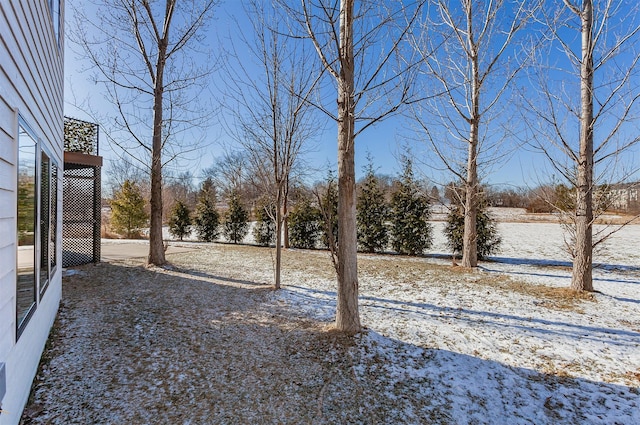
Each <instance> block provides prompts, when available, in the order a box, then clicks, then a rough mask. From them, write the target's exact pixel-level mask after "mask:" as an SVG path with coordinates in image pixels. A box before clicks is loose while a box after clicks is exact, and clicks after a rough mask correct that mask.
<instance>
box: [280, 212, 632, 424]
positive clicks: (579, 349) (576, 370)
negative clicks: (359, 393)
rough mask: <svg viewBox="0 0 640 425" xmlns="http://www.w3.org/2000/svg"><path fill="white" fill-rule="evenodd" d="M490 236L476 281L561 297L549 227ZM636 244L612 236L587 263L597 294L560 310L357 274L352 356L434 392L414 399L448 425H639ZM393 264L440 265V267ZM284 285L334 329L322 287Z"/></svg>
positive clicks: (564, 268)
mask: <svg viewBox="0 0 640 425" xmlns="http://www.w3.org/2000/svg"><path fill="white" fill-rule="evenodd" d="M443 226H444V224H443V223H435V231H436V232H435V235H436V241H435V245H434V248H433V250H432V254H444V253H446V252H447V250H446V245H445V241H444V238H443V237H442V236H441V235H442V233H441V228H442V227H443ZM499 230H500V233H501V235H502V237H503V245H502V250H501V251H500V253H499V254H498V255H497V256H496V257H494V258H492V259H491V260H492V261H487V262H482V263H481V266H480V271H479V272H478V273H477V274H478V275H479V276H485V277H486V275H487V274H494V275H495V276H496V278H498V276H503V275H507V276H510V277H511V278H512V279H513V280H517V281H523V282H527V283H528V284H532V285H541V286H542V287H568V286H569V284H570V274H571V270H570V262H569V256H568V255H567V254H566V252H565V251H564V250H563V235H562V231H561V228H560V226H559V225H558V224H554V223H501V224H500V225H499ZM639 241H640V226H629V227H626V228H625V229H623V230H622V231H620V232H619V233H617V234H616V235H614V236H613V237H612V238H611V239H610V241H609V242H608V243H607V244H606V245H605V247H604V249H602V250H601V251H600V252H599V253H598V255H596V257H595V262H596V263H597V264H598V266H597V268H596V270H595V272H594V287H595V289H596V290H597V291H598V293H597V294H595V296H594V299H593V300H585V301H582V302H578V303H576V304H575V305H572V306H570V307H567V308H563V307H562V306H559V307H554V305H553V304H554V303H553V302H550V301H548V300H546V299H545V297H544V296H540V297H539V298H538V297H536V296H531V295H523V294H521V293H517V292H510V291H508V290H501V289H494V288H492V287H488V286H486V285H479V286H478V287H474V286H473V285H469V284H465V283H461V282H457V281H456V280H455V279H454V280H453V281H442V279H443V276H441V275H438V276H435V277H434V276H430V275H429V274H425V275H418V276H415V275H411V274H408V275H407V276H406V277H401V278H399V279H394V280H390V279H386V278H385V277H384V275H380V274H375V273H374V274H369V273H367V272H366V271H364V272H362V271H361V278H360V286H361V304H360V308H361V315H362V321H363V323H364V324H365V325H366V326H367V327H369V329H370V330H371V332H370V333H369V334H367V336H366V337H364V340H363V345H364V347H365V348H362V349H363V350H364V351H365V352H366V353H367V355H369V356H375V357H377V358H379V359H384V361H383V362H382V365H381V366H380V367H381V368H382V369H383V370H384V373H386V374H387V375H388V376H389V378H388V379H390V380H391V381H392V382H393V385H396V384H400V383H402V382H405V381H406V380H412V379H416V378H428V379H429V380H432V381H436V382H438V384H437V385H438V389H437V391H436V392H435V393H434V392H433V388H429V387H427V388H424V389H423V388H416V390H418V391H422V390H424V392H425V393H424V396H425V397H431V398H432V400H433V404H434V405H436V406H437V405H442V406H445V405H446V406H447V411H448V414H449V415H450V418H451V423H505V424H513V423H536V424H540V423H602V424H615V423H619V424H637V423H640V391H639V386H640V249H639V248H640V244H639ZM382 258H383V257H382V256H367V257H366V261H367V262H375V261H384V260H383V259H382ZM399 260H400V259H399ZM402 261H405V262H406V263H416V262H424V261H428V262H432V263H437V264H442V265H445V264H451V261H450V260H448V259H443V258H439V256H435V257H434V258H428V259H426V260H425V259H410V258H404V259H402ZM361 269H362V267H361ZM365 270H366V267H365ZM294 275H295V273H294ZM400 276H402V274H400ZM446 279H449V278H445V280H446ZM289 280H294V281H300V282H301V283H300V284H296V285H291V286H287V287H286V288H285V290H284V291H282V292H281V293H280V294H279V295H278V297H280V298H281V299H283V300H285V301H286V302H287V304H288V305H289V306H290V307H291V308H292V309H300V310H302V311H303V312H304V314H307V315H310V316H312V317H315V318H317V319H319V320H331V319H332V318H333V315H334V311H335V284H334V282H333V281H330V280H326V279H315V278H310V277H308V276H305V275H304V272H301V273H300V274H299V275H297V276H296V277H295V278H292V277H290V278H289ZM359 372H361V373H366V370H364V369H363V370H360V371H359ZM389 385H391V384H389ZM390 396H391V393H390ZM418 417H421V416H418ZM407 421H408V422H412V421H415V422H414V423H419V422H420V421H419V420H417V418H416V417H414V418H413V419H411V418H410V417H407Z"/></svg>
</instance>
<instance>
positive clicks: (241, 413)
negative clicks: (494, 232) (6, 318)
mask: <svg viewBox="0 0 640 425" xmlns="http://www.w3.org/2000/svg"><path fill="white" fill-rule="evenodd" d="M441 225H442V224H441V223H440V224H438V223H436V227H437V226H441ZM500 230H501V233H502V236H503V238H504V249H503V251H502V252H501V253H500V254H499V255H498V256H497V257H496V258H495V259H494V260H495V261H487V262H482V263H481V267H480V269H479V271H477V272H467V271H464V270H461V269H460V268H459V267H453V266H452V265H451V260H449V259H446V258H444V255H445V254H446V249H445V248H444V245H443V244H444V241H443V240H442V239H441V237H440V236H438V239H437V240H436V245H435V247H434V250H433V252H431V253H430V254H433V255H430V256H428V257H427V258H409V257H400V256H383V255H363V256H361V257H360V260H359V268H360V295H361V298H360V306H361V317H362V321H363V324H364V325H365V326H366V327H367V331H366V332H364V333H362V334H360V335H358V336H356V337H354V338H347V337H342V336H340V335H336V334H335V333H334V332H332V331H330V330H329V329H330V324H331V321H332V320H333V318H334V314H335V297H336V296H335V291H336V284H335V276H334V272H333V270H332V266H331V262H330V260H329V258H328V254H327V253H326V252H322V251H300V250H288V251H286V252H285V257H284V262H283V264H284V266H283V267H284V269H283V285H284V288H283V290H281V291H278V292H274V291H271V290H267V284H270V283H271V280H272V272H273V257H272V255H273V253H272V250H269V249H265V248H257V247H252V246H233V245H224V244H198V246H199V247H200V249H198V250H196V251H192V252H188V253H179V254H173V255H171V256H170V257H169V259H170V261H171V262H172V264H173V265H174V268H173V269H172V270H162V269H145V268H143V267H140V266H139V265H136V264H134V263H121V264H102V265H99V266H84V267H81V268H79V269H78V272H76V273H75V275H73V276H69V277H67V278H65V281H64V291H65V292H64V294H63V298H64V300H65V301H64V305H63V307H62V309H61V313H60V319H59V321H58V324H57V325H56V328H55V331H54V335H53V337H52V338H51V343H50V348H49V349H48V350H47V352H45V361H44V363H43V367H42V369H41V371H40V372H39V374H38V379H37V381H36V384H35V390H34V398H33V401H32V403H31V404H30V406H29V408H28V409H27V412H26V415H25V416H24V420H25V423H60V424H62V423H65V424H67V423H194V424H195V423H221V424H231V423H237V424H253V423H256V424H257V423H260V424H272V423H273V424H275V423H288V424H289V423H291V424H293V423H327V424H333V423H354V424H355V423H357V424H396V423H407V424H560V423H562V424H565V423H567V424H637V423H640V253H639V251H640V250H639V249H638V248H639V247H638V241H639V240H640V226H630V227H628V228H626V229H625V230H624V231H622V232H621V233H619V234H617V235H616V236H615V239H613V240H612V242H613V243H611V244H609V245H608V247H607V249H606V250H604V251H603V252H602V253H600V254H599V256H598V257H596V258H595V261H596V262H597V263H600V264H601V266H600V267H598V268H597V269H596V272H595V281H594V287H595V289H596V290H597V291H598V292H596V293H594V294H589V295H586V296H581V297H576V296H575V295H574V294H572V293H570V292H569V291H567V290H566V287H567V286H568V285H569V282H570V267H569V266H570V264H569V262H568V261H569V259H568V258H567V257H566V255H565V254H564V253H563V251H562V249H561V246H560V245H561V243H562V236H561V235H560V233H559V226H558V225H556V224H552V223H535V224H522V223H502V224H500ZM438 234H439V233H438V232H436V235H438Z"/></svg>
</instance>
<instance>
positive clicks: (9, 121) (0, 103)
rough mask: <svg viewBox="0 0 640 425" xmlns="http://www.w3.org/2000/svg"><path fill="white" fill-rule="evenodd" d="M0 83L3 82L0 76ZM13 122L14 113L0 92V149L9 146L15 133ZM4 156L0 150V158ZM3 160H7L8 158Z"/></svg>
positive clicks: (14, 118)
mask: <svg viewBox="0 0 640 425" xmlns="http://www.w3.org/2000/svg"><path fill="white" fill-rule="evenodd" d="M1 81H3V77H2V75H0V82H1ZM15 120H16V113H15V111H14V110H13V109H12V108H11V107H10V106H9V104H8V103H7V101H6V99H5V98H4V97H3V96H2V93H1V90H0V149H3V147H4V146H5V144H8V145H11V142H12V141H13V135H14V133H15V124H14V123H15ZM4 155H5V154H3V151H2V150H0V157H4ZM5 159H7V160H8V157H6V158H5Z"/></svg>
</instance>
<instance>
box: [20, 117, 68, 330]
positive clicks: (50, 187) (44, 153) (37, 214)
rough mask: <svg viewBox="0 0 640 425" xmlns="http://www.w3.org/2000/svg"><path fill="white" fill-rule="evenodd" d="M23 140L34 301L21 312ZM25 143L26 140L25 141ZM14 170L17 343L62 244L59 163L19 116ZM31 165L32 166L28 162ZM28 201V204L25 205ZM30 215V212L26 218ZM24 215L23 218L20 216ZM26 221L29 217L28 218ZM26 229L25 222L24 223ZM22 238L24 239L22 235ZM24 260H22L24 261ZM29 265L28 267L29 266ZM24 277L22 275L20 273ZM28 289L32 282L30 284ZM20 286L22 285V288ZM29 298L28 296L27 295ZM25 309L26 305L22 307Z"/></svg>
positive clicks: (47, 281) (53, 272) (45, 289)
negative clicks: (27, 172) (30, 172)
mask: <svg viewBox="0 0 640 425" xmlns="http://www.w3.org/2000/svg"><path fill="white" fill-rule="evenodd" d="M23 137H25V138H26V137H28V143H29V146H28V148H29V155H33V158H29V163H28V165H29V167H30V166H33V167H34V170H33V176H29V177H32V178H33V184H34V188H33V190H32V191H31V192H32V193H29V194H28V195H29V196H32V197H33V199H32V200H33V207H31V206H30V205H29V207H30V208H33V217H32V219H33V223H32V226H33V258H32V259H31V260H32V261H33V263H32V264H33V271H29V274H31V273H32V274H33V288H30V289H29V291H31V290H33V292H34V294H33V297H34V299H33V301H31V300H30V305H29V306H28V307H27V308H21V306H19V292H20V289H21V287H20V286H19V285H20V276H21V274H20V261H19V255H20V249H19V248H20V247H21V246H23V245H21V244H20V240H21V235H20V232H21V231H23V230H21V228H22V227H24V224H25V223H22V222H21V220H22V218H21V213H20V187H19V185H20V173H21V170H22V169H24V168H27V167H22V168H21V164H20V161H21V156H20V146H21V145H20V143H21V141H22V138H23ZM25 140H26V139H25ZM17 145H18V149H17V162H16V164H17V166H16V177H17V181H16V285H15V286H16V300H15V306H16V313H15V314H16V341H17V340H18V339H19V338H20V335H21V334H22V333H23V332H24V329H25V328H26V327H27V325H28V323H29V321H30V319H31V317H32V316H33V314H34V312H35V311H36V310H37V308H38V306H39V305H40V302H41V301H42V298H43V297H44V295H45V293H46V291H47V289H48V288H49V284H50V283H51V280H52V278H53V276H54V275H55V273H56V271H57V269H58V263H59V261H58V260H59V258H58V248H59V246H60V243H61V239H60V238H59V235H58V230H59V226H58V218H59V214H58V201H59V196H58V191H59V189H60V187H61V186H60V179H61V177H62V174H61V169H60V166H59V164H58V161H56V159H55V158H54V157H53V155H51V151H50V149H49V148H48V147H46V146H45V145H44V141H43V139H42V138H39V137H37V136H36V132H34V131H33V129H32V127H31V126H30V125H29V124H28V123H27V122H26V121H25V120H24V119H23V118H22V116H20V115H19V116H18V139H17ZM31 161H33V162H31ZM29 201H31V199H29V200H28V202H29ZM30 213H31V212H30V211H29V212H28V214H30ZM23 215H24V214H23ZM27 217H28V216H27ZM26 224H27V225H29V223H28V222H26ZM23 237H24V235H23ZM23 258H24V257H23ZM29 265H31V264H29ZM23 274H24V273H23ZM29 284H30V285H31V282H29ZM22 285H23V286H26V285H24V283H23V284H22ZM29 297H31V294H29ZM23 307H26V303H25V306H23Z"/></svg>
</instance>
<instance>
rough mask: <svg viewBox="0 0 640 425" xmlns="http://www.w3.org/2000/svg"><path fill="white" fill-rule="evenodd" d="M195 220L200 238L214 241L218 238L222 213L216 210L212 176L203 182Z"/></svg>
mask: <svg viewBox="0 0 640 425" xmlns="http://www.w3.org/2000/svg"><path fill="white" fill-rule="evenodd" d="M193 222H194V225H195V228H196V232H197V233H198V238H199V239H200V240H203V241H205V242H212V241H214V240H216V239H217V238H218V235H219V233H220V230H219V228H220V215H219V214H218V210H216V198H215V190H214V186H213V180H212V179H211V178H208V179H206V180H205V181H204V182H202V187H201V188H200V193H199V194H198V203H197V205H196V213H195V217H194V219H193Z"/></svg>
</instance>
